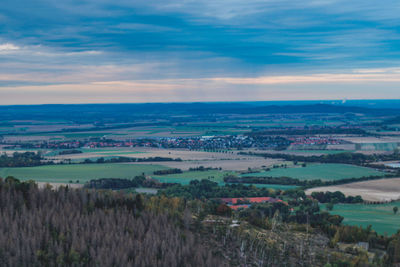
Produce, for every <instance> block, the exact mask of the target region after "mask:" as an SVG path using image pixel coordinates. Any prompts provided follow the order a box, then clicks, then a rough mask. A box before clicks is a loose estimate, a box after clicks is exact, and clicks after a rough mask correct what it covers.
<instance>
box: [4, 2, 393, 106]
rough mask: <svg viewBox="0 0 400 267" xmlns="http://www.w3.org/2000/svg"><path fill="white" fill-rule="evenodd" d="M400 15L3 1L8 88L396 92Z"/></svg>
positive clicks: (346, 8) (250, 6) (333, 5)
mask: <svg viewBox="0 0 400 267" xmlns="http://www.w3.org/2000/svg"><path fill="white" fill-rule="evenodd" d="M399 13H400V2H399V1H398V0H382V1H381V2H380V4H379V5H377V4H376V3H375V2H373V1H372V2H371V1H362V0H354V1H350V2H349V1H345V0H310V1H300V0H248V1H242V0H225V1H211V0H197V1H195V0H185V1H178V0H165V1H161V2H160V1H155V0H148V1H131V0H118V1H110V0H87V1H75V0H65V1H56V0H38V1H35V5H32V4H31V2H30V1H28V0H19V1H8V2H7V4H4V5H1V6H0V21H1V23H0V68H1V70H2V71H1V73H0V88H13V90H26V88H31V89H32V90H33V89H34V88H36V90H38V91H41V89H40V88H41V86H43V88H47V89H46V92H47V93H48V94H52V95H54V97H55V96H56V92H58V91H57V90H58V89H57V88H60V86H61V87H62V88H63V90H64V89H65V90H67V89H66V88H67V87H68V86H69V87H68V88H71V92H74V93H75V94H78V91H77V90H75V89H76V88H79V89H80V90H86V89H85V88H88V89H87V90H88V91H89V88H91V90H94V88H99V90H100V88H102V89H101V90H103V88H106V87H107V86H108V87H109V88H111V89H112V90H114V89H115V90H116V89H117V88H129V86H131V87H134V88H141V90H142V94H143V95H146V96H148V97H146V99H149V100H151V97H150V96H151V93H152V94H153V97H154V99H156V98H157V99H158V97H159V96H158V95H157V93H156V91H155V90H153V89H152V87H154V88H159V89H160V90H164V91H163V92H167V91H168V92H170V93H171V94H172V95H173V96H174V99H186V98H187V99H189V98H193V97H192V96H191V95H193V96H194V95H197V94H198V92H201V93H202V94H204V93H207V99H208V98H210V99H216V100H223V98H224V97H225V96H226V95H230V96H231V97H232V98H235V97H236V96H234V95H233V94H237V95H238V97H239V98H240V96H241V95H242V92H240V90H242V91H243V90H250V91H251V93H249V95H250V96H253V97H254V99H256V98H257V97H259V96H260V94H261V95H263V93H262V92H265V91H266V90H267V91H268V90H269V92H272V91H273V92H274V95H275V96H276V97H278V95H279V89H278V88H281V86H282V87H285V88H289V87H290V88H291V89H290V90H289V89H285V88H283V89H282V90H281V93H280V94H281V95H282V97H283V98H287V97H289V96H296V97H305V96H308V97H314V96H320V97H328V96H333V95H334V92H332V93H331V94H329V95H328V94H327V93H326V92H325V90H323V88H333V85H332V84H338V85H340V84H343V83H344V84H345V85H346V86H348V87H349V86H350V85H353V86H355V85H354V84H357V85H358V84H367V83H370V84H374V83H378V82H381V84H384V85H385V86H387V87H388V90H389V89H390V90H392V89H391V88H392V83H393V82H398V76H397V75H398V66H400V50H399V47H400V27H399V26H400V17H399V16H398V14H399ZM390 69H391V71H392V72H390ZM306 85H309V86H310V88H313V90H314V91H313V93H305V91H307V92H308V89H307V90H306V89H305V88H303V86H306ZM317 85H321V86H322V87H323V88H322V89H321V88H317ZM207 86H208V87H209V88H212V90H211V89H208V88H206V87H207ZM296 86H297V87H296ZM377 86H378V85H377ZM50 88H53V89H54V90H55V91H56V92H54V93H50ZM74 88H75V89H74ZM185 88H186V89H185ZM294 88H299V89H298V90H299V92H302V93H301V94H299V93H296V92H295V91H293V90H294ZM346 88H347V87H346ZM111 89H110V90H111ZM348 89H349V90H350V91H349V94H352V96H353V97H354V94H355V93H356V92H358V94H359V95H364V92H363V91H362V88H361V87H357V86H355V89H354V90H352V89H351V88H350V87H349V88H348ZM7 90H11V89H7ZM104 90H105V89H104ZM124 90H125V91H127V89H124ZM124 90H123V91H124ZM135 90H136V89H135ZM137 90H139V89H137ZM229 90H231V91H229ZM310 90H311V89H310ZM330 90H336V89H330ZM125 91H124V92H125ZM4 92H5V91H4V90H3V91H0V94H2V95H1V97H0V98H3V99H4V94H5V93H4ZM63 92H64V91H63ZM172 92H173V93H172ZM229 92H231V93H229ZM390 92H391V91H390ZM7 93H9V91H7ZM343 93H344V94H346V92H343ZM65 94H67V91H65V92H64V93H63V94H61V93H60V98H61V96H65ZM79 94H80V95H82V94H84V93H79ZM104 94H106V93H105V92H104ZM84 95H85V94H84ZM86 97H87V98H89V96H88V95H87V94H86ZM163 97H164V98H166V96H165V95H164V96H163ZM350 97H351V96H349V98H350ZM194 98H195V97H194ZM219 98H222V99H219Z"/></svg>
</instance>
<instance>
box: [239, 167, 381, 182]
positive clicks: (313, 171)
mask: <svg viewBox="0 0 400 267" xmlns="http://www.w3.org/2000/svg"><path fill="white" fill-rule="evenodd" d="M372 175H384V173H383V172H380V171H376V170H374V169H370V168H365V167H359V166H354V165H347V164H308V165H307V166H306V167H301V166H299V167H294V168H274V169H271V170H270V171H264V172H259V173H249V174H244V175H242V176H244V177H246V176H261V177H262V176H272V177H283V176H285V177H292V178H297V179H304V180H315V179H321V180H340V179H344V178H359V177H363V176H372Z"/></svg>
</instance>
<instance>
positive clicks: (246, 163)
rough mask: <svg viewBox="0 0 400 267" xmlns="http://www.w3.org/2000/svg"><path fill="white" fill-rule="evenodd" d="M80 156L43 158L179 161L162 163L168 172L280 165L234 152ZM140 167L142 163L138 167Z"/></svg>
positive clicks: (111, 151) (101, 151) (113, 151)
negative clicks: (166, 159)
mask: <svg viewBox="0 0 400 267" xmlns="http://www.w3.org/2000/svg"><path fill="white" fill-rule="evenodd" d="M81 150H82V152H83V153H80V154H70V155H56V154H55V152H50V153H48V154H46V156H47V157H48V158H49V159H52V160H56V161H57V160H65V159H72V161H73V162H82V161H84V160H85V159H92V160H96V159H97V158H100V157H104V158H110V157H132V158H148V157H166V158H174V159H176V158H180V159H182V161H167V162H162V164H163V165H165V166H168V167H171V168H180V169H182V170H188V169H189V168H196V167H200V166H204V167H210V168H222V169H223V170H232V171H242V170H247V169H248V168H252V169H261V168H262V167H263V166H272V165H274V164H282V163H286V162H283V161H282V160H281V159H264V158H261V157H252V156H246V155H238V154H237V152H236V151H229V152H228V153H220V152H206V151H190V150H183V149H157V148H143V147H138V148H95V149H81ZM141 164H142V163H141ZM143 164H158V163H157V162H146V163H144V162H143Z"/></svg>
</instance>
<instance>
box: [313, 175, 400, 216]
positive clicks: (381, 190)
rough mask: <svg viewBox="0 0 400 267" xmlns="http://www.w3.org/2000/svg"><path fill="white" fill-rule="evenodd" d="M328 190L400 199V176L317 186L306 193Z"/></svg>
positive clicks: (363, 196)
mask: <svg viewBox="0 0 400 267" xmlns="http://www.w3.org/2000/svg"><path fill="white" fill-rule="evenodd" d="M327 191H329V192H335V191H341V192H342V193H343V194H345V195H346V196H357V195H360V196H361V197H362V198H363V199H364V200H366V201H392V200H399V199H400V178H391V179H379V180H371V181H365V182H356V183H350V184H343V185H336V186H324V187H315V188H311V189H308V190H306V194H307V195H310V194H311V193H312V192H327ZM399 223H400V222H399Z"/></svg>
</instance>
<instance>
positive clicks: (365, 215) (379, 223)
mask: <svg viewBox="0 0 400 267" xmlns="http://www.w3.org/2000/svg"><path fill="white" fill-rule="evenodd" d="M394 206H397V207H399V208H400V201H397V202H392V203H388V204H376V205H364V204H336V205H335V206H334V208H333V210H332V211H330V213H332V214H338V215H341V216H343V217H344V220H343V223H345V224H348V225H356V226H360V225H361V226H363V227H367V226H368V225H372V229H374V230H375V231H376V232H377V233H379V234H382V235H383V234H385V233H387V234H388V235H391V234H394V233H396V232H397V230H400V214H399V213H397V214H396V215H394V214H393V207H394ZM322 208H323V209H325V207H324V206H323V205H322Z"/></svg>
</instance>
